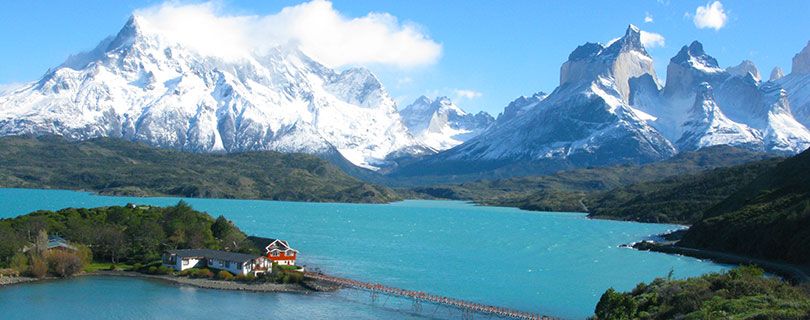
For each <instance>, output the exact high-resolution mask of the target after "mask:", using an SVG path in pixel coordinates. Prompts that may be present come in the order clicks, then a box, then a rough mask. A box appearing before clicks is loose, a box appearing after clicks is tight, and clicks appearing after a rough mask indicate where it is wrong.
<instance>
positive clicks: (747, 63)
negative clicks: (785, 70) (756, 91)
mask: <svg viewBox="0 0 810 320" xmlns="http://www.w3.org/2000/svg"><path fill="white" fill-rule="evenodd" d="M726 71H727V72H728V73H730V74H733V75H735V76H743V77H744V76H745V75H746V74H748V73H750V74H751V76H752V77H753V78H754V79H755V80H757V81H760V80H762V77H761V76H760V75H759V69H757V66H756V65H755V64H754V62H753V61H751V60H743V61H742V62H740V64H738V65H736V66H733V67H728V68H726Z"/></svg>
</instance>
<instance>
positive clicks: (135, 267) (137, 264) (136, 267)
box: [132, 262, 143, 271]
mask: <svg viewBox="0 0 810 320" xmlns="http://www.w3.org/2000/svg"><path fill="white" fill-rule="evenodd" d="M142 267H143V265H141V263H140V262H138V263H136V264H134V265H132V271H141V268H142Z"/></svg>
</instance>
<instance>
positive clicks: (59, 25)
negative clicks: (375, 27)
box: [0, 0, 810, 115]
mask: <svg viewBox="0 0 810 320" xmlns="http://www.w3.org/2000/svg"><path fill="white" fill-rule="evenodd" d="M75 2H76V3H70V2H67V1H53V2H52V3H47V2H31V3H28V2H9V3H5V4H4V5H3V10H1V11H0V39H2V42H3V46H2V49H0V84H3V83H21V82H29V81H34V80H37V79H38V78H39V77H40V76H41V75H42V74H43V73H44V72H45V71H46V70H47V69H48V68H49V67H54V66H57V65H59V64H60V63H61V62H62V61H64V60H65V58H67V56H68V55H70V54H72V53H78V52H81V51H86V50H89V49H92V48H93V47H94V46H95V45H96V44H97V43H98V42H99V41H101V40H102V39H103V38H105V37H107V36H109V35H114V34H115V33H117V32H118V30H119V29H120V28H121V27H122V26H123V25H124V23H125V22H126V20H127V18H128V17H129V16H130V15H131V14H132V13H133V12H134V11H135V10H138V9H144V8H150V7H155V6H160V5H162V4H164V2H163V1H126V2H119V1H95V0H93V1H75ZM714 2H715V1H711V2H706V1H667V0H658V1H656V0H645V1H642V0H625V1H618V0H611V1H539V0H537V1H471V0H467V1H427V0H408V1H401V0H400V1H387V0H373V1H357V0H355V1H342V0H335V1H333V2H332V3H331V8H332V10H333V11H335V12H336V13H337V14H338V15H340V16H341V17H342V18H343V19H344V20H346V21H349V20H352V19H354V18H363V17H367V16H368V15H369V13H375V14H377V15H376V17H378V16H380V14H388V15H385V16H386V17H388V18H389V20H386V21H387V22H385V23H387V24H393V25H394V26H393V27H392V28H393V29H394V31H397V30H400V31H401V30H406V31H408V32H411V33H414V32H415V33H417V35H416V36H417V37H423V38H422V39H421V40H419V39H417V40H414V41H417V42H415V43H416V44H420V42H419V41H421V44H424V45H425V46H424V49H425V50H428V51H429V50H433V51H430V52H427V53H425V50H421V49H413V50H410V51H408V50H406V51H407V52H406V53H407V55H408V56H418V55H419V54H424V57H423V58H419V59H417V58H414V59H416V60H415V61H416V62H414V61H412V60H407V59H408V57H405V58H403V57H399V56H395V55H394V56H392V57H393V58H391V59H392V60H390V61H388V60H386V61H369V59H367V58H365V60H364V58H363V57H360V58H356V59H354V60H352V59H348V60H346V59H344V60H340V59H338V60H334V59H333V60H330V61H333V63H331V64H332V65H333V66H335V67H337V68H338V69H344V68H347V67H350V66H356V65H362V66H366V67H368V68H370V69H371V70H372V71H373V72H375V73H376V74H377V75H378V76H379V77H380V79H381V80H382V82H383V84H384V85H385V86H386V88H387V89H388V91H389V92H390V93H391V95H392V96H393V97H394V98H395V99H396V100H398V102H399V103H400V108H403V107H404V106H405V105H407V104H409V103H411V102H412V101H413V100H414V99H416V98H417V97H418V96H419V95H422V94H425V95H428V96H431V97H433V96H435V95H446V96H449V97H451V98H453V99H454V100H455V101H456V102H457V104H458V105H459V106H461V107H462V108H463V109H465V110H467V111H473V112H475V111H479V110H484V111H487V112H490V113H492V114H493V115H497V113H498V112H500V111H502V110H503V107H504V106H506V104H508V103H509V102H510V101H511V100H513V99H514V98H516V97H518V96H520V95H530V94H532V93H534V92H537V91H546V92H551V91H552V90H554V88H555V87H556V86H557V85H558V82H559V68H560V65H561V64H562V63H563V62H564V61H565V60H566V59H567V57H568V54H569V53H570V52H571V51H572V50H574V48H576V46H578V45H581V44H583V43H585V42H597V41H598V42H602V43H605V42H608V41H610V40H611V39H613V38H616V37H619V36H622V35H623V33H624V31H625V29H626V28H627V25H628V24H631V23H632V24H635V25H636V26H638V27H640V28H641V29H642V30H644V31H646V32H650V33H655V34H658V35H660V36H661V37H663V43H662V42H660V41H659V42H658V43H657V45H656V46H654V47H648V49H647V51H648V53H649V54H650V55H651V56H652V57H653V58H654V59H655V63H656V71H657V73H658V77H659V78H661V79H662V81H663V79H664V78H665V75H666V73H665V72H666V64H667V63H668V62H669V59H670V58H671V57H672V56H674V55H675V54H676V53H677V51H678V50H679V49H680V47H681V46H683V45H685V44H688V43H690V42H691V41H693V40H699V41H701V42H702V43H703V44H704V48H705V49H706V51H707V52H708V53H709V54H711V55H712V56H714V57H715V58H717V60H718V61H719V63H720V65H721V66H723V67H726V66H730V65H736V64H738V63H739V62H740V61H742V60H743V59H748V60H752V61H754V62H755V63H756V65H757V67H758V68H759V70H760V72H761V73H762V75H763V78H766V79H767V77H768V75H769V74H770V71H771V69H772V68H773V67H774V66H780V67H781V68H782V69H783V70H784V71H785V73H788V72H790V67H791V59H792V57H793V55H795V54H796V53H797V52H799V51H800V50H801V49H802V48H803V47H804V46H805V45H807V43H808V40H810V20H808V19H807V17H808V16H810V5H808V3H807V2H806V1H773V2H771V1H720V2H721V3H720V6H721V7H722V14H721V15H720V16H718V15H717V13H718V12H719V11H718V9H719V8H720V7H718V6H717V4H714ZM173 3H174V5H185V4H195V3H199V2H195V1H182V2H179V3H178V2H173ZM299 4H301V1H283V0H282V1H236V0H223V1H218V2H216V3H215V7H216V8H217V14H221V15H229V16H231V15H237V16H238V15H257V16H265V15H273V14H277V13H278V12H280V11H281V10H282V9H283V8H285V7H291V6H296V5H299ZM698 7H705V8H707V9H708V10H705V11H706V12H708V13H709V14H707V15H700V16H701V19H696V18H695V15H696V13H698ZM722 16H724V17H725V18H724V19H723V18H722ZM391 18H395V21H393V22H392V21H391V20H390V19H391ZM645 20H646V21H645ZM698 20H699V21H698ZM391 43H392V44H394V45H396V41H393V42H391ZM406 46H409V45H408V44H406ZM437 48H438V49H437ZM315 49H317V48H315ZM313 50H314V49H313ZM419 50H421V51H419ZM388 53H392V52H388ZM394 53H396V52H393V53H392V54H394ZM355 54H357V52H355ZM397 59H400V60H397ZM402 59H406V60H402ZM327 60H328V59H327ZM403 61H404V62H403ZM335 64H337V65H335Z"/></svg>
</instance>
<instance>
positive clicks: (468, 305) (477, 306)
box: [304, 272, 559, 320]
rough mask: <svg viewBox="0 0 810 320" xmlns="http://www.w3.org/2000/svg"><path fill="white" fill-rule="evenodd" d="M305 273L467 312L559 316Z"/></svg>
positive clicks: (525, 318)
mask: <svg viewBox="0 0 810 320" xmlns="http://www.w3.org/2000/svg"><path fill="white" fill-rule="evenodd" d="M304 275H305V276H306V277H307V278H312V279H317V280H321V281H326V282H330V283H334V284H338V285H341V286H344V287H351V288H356V289H361V290H368V291H371V292H372V295H374V294H376V293H384V294H389V295H394V296H399V297H404V298H409V299H413V300H415V301H425V302H429V303H434V304H438V305H444V306H448V307H455V308H459V309H461V310H462V311H463V312H466V313H472V312H474V313H481V314H485V315H495V316H498V317H503V318H512V319H522V320H558V319H559V318H553V317H550V316H545V315H540V314H536V313H531V312H523V311H520V310H514V309H509V308H504V307H498V306H493V305H485V304H481V303H476V302H472V301H465V300H461V299H455V298H451V297H444V296H438V295H433V294H430V293H425V292H422V291H412V290H405V289H398V288H392V287H388V286H384V285H381V284H378V283H368V282H361V281H354V280H351V279H345V278H338V277H331V276H327V275H323V274H318V273H311V272H304Z"/></svg>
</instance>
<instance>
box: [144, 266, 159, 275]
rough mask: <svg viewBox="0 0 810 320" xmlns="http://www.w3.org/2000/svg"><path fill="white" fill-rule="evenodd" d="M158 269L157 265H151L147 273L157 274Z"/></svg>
mask: <svg viewBox="0 0 810 320" xmlns="http://www.w3.org/2000/svg"><path fill="white" fill-rule="evenodd" d="M157 269H158V268H157V267H155V266H151V267H149V269H147V271H146V273H148V274H155V273H156V272H157Z"/></svg>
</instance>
